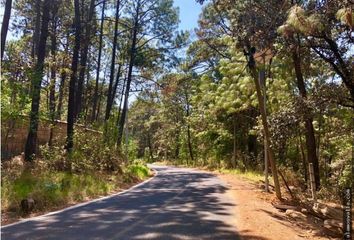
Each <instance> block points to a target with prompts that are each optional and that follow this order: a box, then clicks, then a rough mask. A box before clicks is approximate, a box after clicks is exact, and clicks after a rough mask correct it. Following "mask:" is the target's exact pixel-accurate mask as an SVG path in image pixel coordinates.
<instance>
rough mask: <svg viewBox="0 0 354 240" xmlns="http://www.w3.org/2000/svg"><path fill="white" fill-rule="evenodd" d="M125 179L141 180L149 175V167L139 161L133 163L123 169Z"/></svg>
mask: <svg viewBox="0 0 354 240" xmlns="http://www.w3.org/2000/svg"><path fill="white" fill-rule="evenodd" d="M124 175H125V176H126V179H125V181H128V182H130V181H132V180H135V179H139V180H142V179H144V178H146V177H148V176H149V175H150V172H149V168H148V167H147V166H146V165H143V164H141V163H133V164H131V165H129V166H128V167H127V168H126V169H125V174H124Z"/></svg>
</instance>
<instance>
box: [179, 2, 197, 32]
mask: <svg viewBox="0 0 354 240" xmlns="http://www.w3.org/2000/svg"><path fill="white" fill-rule="evenodd" d="M174 6H176V7H179V18H180V24H179V29H180V30H193V29H194V28H196V27H198V18H199V14H200V13H201V11H202V6H201V5H200V4H199V3H197V2H196V1H195V0H174Z"/></svg>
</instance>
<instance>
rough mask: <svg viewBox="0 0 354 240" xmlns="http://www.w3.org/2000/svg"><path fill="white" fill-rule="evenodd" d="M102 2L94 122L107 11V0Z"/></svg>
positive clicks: (93, 106)
mask: <svg viewBox="0 0 354 240" xmlns="http://www.w3.org/2000/svg"><path fill="white" fill-rule="evenodd" d="M102 4H103V5H102V12H101V25H100V37H99V45H98V59H97V71H96V83H95V91H94V95H93V105H92V116H91V122H94V121H95V120H96V111H97V102H98V84H99V78H100V70H101V55H102V40H103V23H104V11H105V7H106V0H103V2H102Z"/></svg>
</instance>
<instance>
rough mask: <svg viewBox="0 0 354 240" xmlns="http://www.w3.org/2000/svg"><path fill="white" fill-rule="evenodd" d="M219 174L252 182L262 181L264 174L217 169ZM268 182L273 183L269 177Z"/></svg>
mask: <svg viewBox="0 0 354 240" xmlns="http://www.w3.org/2000/svg"><path fill="white" fill-rule="evenodd" d="M217 171H219V172H220V173H224V174H232V175H237V176H240V177H241V178H244V179H247V180H249V181H252V182H258V181H261V180H262V181H264V174H263V173H260V172H257V171H241V170H240V169H224V168H222V169H218V170H217ZM269 182H273V180H272V178H271V177H269Z"/></svg>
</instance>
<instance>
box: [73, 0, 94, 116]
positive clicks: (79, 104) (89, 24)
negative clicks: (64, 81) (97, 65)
mask: <svg viewBox="0 0 354 240" xmlns="http://www.w3.org/2000/svg"><path fill="white" fill-rule="evenodd" d="M94 12H95V0H91V1H90V7H89V11H88V17H87V20H86V24H85V35H84V37H83V44H82V45H83V46H81V47H82V50H81V56H80V71H79V80H78V82H77V86H76V87H77V91H76V95H75V100H76V102H75V107H76V108H75V118H76V117H79V115H80V113H81V110H82V94H83V92H84V90H83V88H84V80H85V73H86V64H87V55H88V50H89V46H90V38H91V27H92V19H93V15H94Z"/></svg>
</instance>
